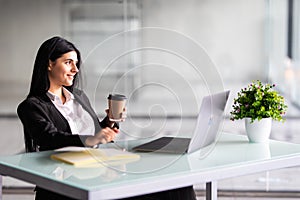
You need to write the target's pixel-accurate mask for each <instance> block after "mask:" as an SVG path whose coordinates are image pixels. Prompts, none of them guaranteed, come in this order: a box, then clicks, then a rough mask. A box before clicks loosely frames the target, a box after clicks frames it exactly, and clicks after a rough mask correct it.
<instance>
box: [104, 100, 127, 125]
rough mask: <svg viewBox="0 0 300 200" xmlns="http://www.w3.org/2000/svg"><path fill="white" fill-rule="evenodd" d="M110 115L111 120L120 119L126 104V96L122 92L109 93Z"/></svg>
mask: <svg viewBox="0 0 300 200" xmlns="http://www.w3.org/2000/svg"><path fill="white" fill-rule="evenodd" d="M107 99H108V108H109V113H108V117H109V120H110V121H115V122H116V121H120V120H121V118H122V116H121V115H122V112H123V110H124V108H125V104H126V99H127V98H126V96H124V95H122V94H109V96H108V98H107Z"/></svg>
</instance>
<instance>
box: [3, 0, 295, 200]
mask: <svg viewBox="0 0 300 200" xmlns="http://www.w3.org/2000/svg"><path fill="white" fill-rule="evenodd" d="M0 27H1V28H0V52H1V53H0V59H1V65H0V70H1V73H0V91H1V92H0V128H1V133H0V147H1V152H0V155H12V154H16V153H21V152H24V142H23V129H22V125H21V123H20V122H19V120H18V117H17V115H16V108H17V105H18V104H19V103H20V102H21V101H22V100H23V99H24V98H26V95H27V94H28V91H29V86H30V80H31V74H32V69H33V63H34V59H35V55H36V53H37V50H38V48H39V46H40V45H41V43H42V42H44V41H45V40H46V39H48V38H50V37H52V36H56V35H59V36H62V37H65V38H66V39H68V40H70V41H71V42H73V43H74V44H75V45H76V46H77V47H78V49H79V50H80V51H81V53H82V58H83V61H84V62H83V67H82V69H81V73H82V76H83V81H82V82H81V85H80V86H81V87H82V88H83V89H84V90H85V91H86V93H87V94H88V96H89V97H90V100H91V103H92V105H93V107H94V108H95V110H96V112H97V113H98V114H99V117H100V118H102V117H103V116H104V109H105V108H106V107H107V102H106V97H107V96H108V94H109V93H123V94H126V95H127V96H128V97H129V100H128V104H127V106H128V114H129V115H128V116H129V117H128V120H127V121H126V122H125V123H124V124H123V125H122V129H123V132H124V134H123V135H122V136H120V138H119V139H120V140H123V139H132V138H136V137H141V136H146V137H148V136H149V137H150V136H152V135H147V134H148V132H149V133H153V132H155V133H157V134H172V133H174V131H176V130H177V129H179V128H180V129H183V130H190V129H191V128H193V125H194V122H195V117H196V115H197V112H198V109H199V105H200V103H201V98H202V97H203V96H204V95H207V94H210V93H213V92H217V91H220V90H224V89H228V90H231V96H230V99H229V102H228V104H227V108H226V112H225V120H224V125H223V131H225V132H231V133H237V134H245V130H244V127H243V122H242V121H234V122H232V121H230V120H229V112H230V109H231V105H232V100H233V98H234V97H235V95H236V93H237V91H239V90H240V88H243V87H245V86H247V85H248V84H249V83H250V82H251V81H252V80H258V79H259V80H261V81H263V82H269V83H275V84H276V88H277V89H278V90H279V91H280V93H281V94H282V95H283V96H284V97H285V98H286V101H287V104H288V106H289V109H288V112H287V116H286V118H287V120H286V122H285V123H284V124H283V123H276V122H274V123H273V129H272V133H271V137H272V138H273V139H278V140H283V141H289V142H294V143H300V138H299V136H298V129H299V125H298V124H299V123H298V122H299V119H300V118H299V117H300V113H299V109H298V108H299V106H300V98H299V97H300V89H299V87H300V62H299V59H300V37H299V36H300V1H299V0H252V1H249V0H226V1H222V0H210V1H208V0H185V1H181V0H151V1H149V0H52V1H47V0H23V1H18V0H0ZM178 120H182V121H184V123H182V124H180V126H182V127H179V125H178ZM295 173H299V169H298V168H291V169H285V170H278V171H275V172H267V173H262V174H255V175H253V176H248V177H241V178H235V179H230V180H226V181H224V182H223V183H222V182H221V183H220V189H221V190H222V191H223V193H221V194H223V196H224V198H227V197H226V195H228V194H229V196H231V197H228V198H229V199H230V198H233V197H234V198H237V197H239V196H242V197H243V196H247V197H250V198H252V197H253V195H254V196H255V195H256V197H257V195H260V194H261V193H259V192H262V194H261V195H262V196H263V197H261V198H267V197H268V198H271V197H272V195H273V196H275V197H279V196H280V195H278V194H277V193H275V192H280V194H286V195H285V196H284V195H283V197H282V198H286V197H287V196H289V195H290V197H295V198H297V195H298V191H299V188H298V187H296V186H299V181H297V178H295V177H293V176H292V175H291V174H295ZM3 182H4V193H5V192H6V193H7V195H6V196H5V198H14V199H18V198H20V199H24V198H21V197H20V196H17V197H15V196H14V197H12V196H11V195H12V194H10V193H18V192H19V193H20V188H21V189H22V188H25V190H22V191H21V193H22V192H23V193H26V192H27V193H28V190H26V188H27V187H28V188H30V187H32V186H31V185H29V184H27V183H24V182H20V181H16V180H13V179H9V178H6V177H5V178H4V179H3ZM201 187H202V186H199V188H200V189H201ZM14 189H19V190H14ZM10 191H13V192H10ZM243 191H252V193H250V194H247V193H245V192H243ZM272 191H273V193H272ZM274 194H275V195H274ZM276 194H277V195H276ZM19 195H24V194H19ZM28 195H29V197H28V198H29V199H32V196H30V195H31V194H28ZM242 197H241V198H242ZM199 198H200V197H199Z"/></svg>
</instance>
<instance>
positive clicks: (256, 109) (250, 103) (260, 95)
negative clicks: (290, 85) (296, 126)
mask: <svg viewBox="0 0 300 200" xmlns="http://www.w3.org/2000/svg"><path fill="white" fill-rule="evenodd" d="M274 87H275V84H272V85H271V84H268V83H267V84H262V82H261V81H259V80H257V81H253V82H252V83H251V84H249V85H248V86H247V87H245V88H243V89H241V91H240V92H238V94H237V97H236V98H235V99H234V102H233V105H232V108H233V110H232V111H231V112H230V114H231V120H238V119H244V118H245V126H246V132H247V135H248V137H249V140H250V142H265V141H266V140H267V139H268V138H269V135H270V132H271V124H272V119H273V120H276V121H282V122H283V121H285V119H284V118H283V115H285V114H286V110H287V105H286V104H285V102H284V97H283V96H281V95H280V94H279V93H278V92H277V91H275V90H274ZM251 133H252V134H254V136H253V135H250V134H251ZM263 134H265V135H263Z"/></svg>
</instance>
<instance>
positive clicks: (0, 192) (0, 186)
mask: <svg viewBox="0 0 300 200" xmlns="http://www.w3.org/2000/svg"><path fill="white" fill-rule="evenodd" d="M0 200H2V176H1V175H0Z"/></svg>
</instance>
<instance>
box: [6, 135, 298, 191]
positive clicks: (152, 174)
mask: <svg viewBox="0 0 300 200" xmlns="http://www.w3.org/2000/svg"><path fill="white" fill-rule="evenodd" d="M136 144H137V142H136V141H126V142H118V146H123V147H124V148H126V149H130V148H131V147H132V146H135V145H136ZM104 147H105V148H116V146H115V145H114V144H108V145H105V146H104ZM53 153H54V152H53V151H46V152H39V153H26V154H19V155H14V156H3V157H0V169H2V171H1V173H5V172H3V169H4V168H5V167H9V168H10V169H16V170H21V171H24V172H28V173H30V174H33V175H37V176H40V177H44V178H47V179H50V180H53V181H56V182H62V183H64V184H67V185H70V186H72V187H76V188H80V189H82V190H86V191H93V190H99V189H105V188H111V187H115V186H116V187H117V186H120V185H123V184H138V183H142V182H145V181H150V182H151V181H155V180H157V179H164V178H166V179H168V178H170V177H175V176H182V177H184V176H187V175H189V176H191V175H193V174H199V173H209V172H212V171H216V170H221V169H222V170H224V169H230V168H236V167H242V166H247V165H251V164H255V163H258V162H260V163H263V162H265V161H266V162H268V161H280V160H282V162H285V159H286V158H290V159H293V158H296V157H298V158H299V157H300V145H299V144H292V143H286V142H279V141H273V140H270V141H269V143H267V144H260V143H249V142H248V139H247V138H246V137H245V136H241V135H235V134H225V133H222V134H221V135H220V138H219V140H218V142H217V143H216V144H214V145H210V146H208V147H206V148H203V149H201V150H199V151H196V152H194V153H192V154H183V155H177V154H163V153H138V154H139V155H140V159H139V160H135V161H131V162H128V161H120V162H114V163H106V164H105V163H102V164H98V165H94V166H82V167H74V166H73V165H69V164H65V163H62V162H59V161H55V160H52V159H51V158H50V155H51V154H53ZM298 160H299V159H298ZM9 175H11V174H9Z"/></svg>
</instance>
